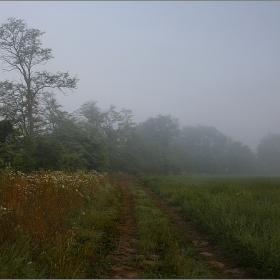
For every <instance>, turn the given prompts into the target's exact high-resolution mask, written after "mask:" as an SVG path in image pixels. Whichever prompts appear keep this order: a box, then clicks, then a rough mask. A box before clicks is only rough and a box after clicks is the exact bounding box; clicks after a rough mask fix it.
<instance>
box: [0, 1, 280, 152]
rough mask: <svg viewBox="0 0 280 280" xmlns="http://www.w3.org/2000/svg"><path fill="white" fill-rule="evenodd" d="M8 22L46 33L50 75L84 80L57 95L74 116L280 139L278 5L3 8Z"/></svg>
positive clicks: (33, 4) (253, 142) (21, 4)
mask: <svg viewBox="0 0 280 280" xmlns="http://www.w3.org/2000/svg"><path fill="white" fill-rule="evenodd" d="M9 17H14V18H16V19H23V20H25V22H26V23H27V25H28V27H30V28H36V29H39V30H41V31H44V32H46V33H45V34H44V35H43V36H42V43H43V47H44V48H47V47H49V48H51V49H52V51H53V56H54V59H52V60H50V61H49V62H48V63H47V65H45V69H46V70H48V71H52V72H56V71H62V72H64V71H69V73H70V75H72V76H74V75H77V76H78V78H79V79H80V81H79V82H78V84H77V89H76V90H75V91H74V92H73V93H71V92H69V95H68V96H63V95H61V94H59V93H58V95H57V99H58V101H59V102H60V103H61V105H63V107H64V110H66V111H68V112H69V113H71V112H73V111H75V110H77V109H79V108H80V106H81V105H82V104H83V103H85V102H86V101H89V100H96V101H97V102H98V103H97V105H98V106H99V107H100V108H102V109H107V108H109V106H110V104H113V105H115V106H116V107H117V110H121V109H122V108H125V109H130V110H132V112H133V115H134V121H135V122H142V121H145V120H146V119H147V118H149V117H156V116H157V115H158V114H162V115H169V114H170V115H171V116H173V117H175V118H178V119H179V121H180V124H181V125H182V126H184V125H198V124H201V125H207V126H214V127H215V128H217V129H218V130H219V131H220V132H222V133H224V134H226V135H227V136H230V137H231V138H233V139H234V140H236V141H241V142H243V143H244V144H246V145H249V146H250V147H251V148H252V149H255V148H256V146H257V145H258V143H259V141H260V139H261V138H262V137H264V136H266V135H267V133H269V132H271V133H280V122H279V119H280V2H278V1H273V2H269V1H262V2H258V1H256V2H253V1H248V2H242V1H241V2H240V1H236V2H232V1H229V2H226V1H225V2H222V1H217V2H210V1H209V2H208V1H206V2H200V1H197V2H189V1H186V2H184V1H178V2H177V1H170V2H168V1H162V2H161V1H155V2H148V1H142V2H141V1H140V2H134V1H132V2H129V1H128V2H126V1H125V2H123V1H121V2H117V1H110V2H105V1H100V2H95V1H85V2H83V1H76V2H75V1H69V2H68V1H46V2H41V1H18V2H15V1H1V2H0V24H2V23H6V22H7V19H8V18H9ZM9 75H10V74H9ZM6 78H7V74H5V75H4V74H3V73H2V72H0V80H5V79H6Z"/></svg>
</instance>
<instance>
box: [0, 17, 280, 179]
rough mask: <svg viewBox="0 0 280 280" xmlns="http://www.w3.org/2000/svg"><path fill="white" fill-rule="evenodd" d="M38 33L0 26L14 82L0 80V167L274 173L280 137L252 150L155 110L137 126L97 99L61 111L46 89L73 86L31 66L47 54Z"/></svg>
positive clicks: (62, 76)
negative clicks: (154, 113) (183, 125)
mask: <svg viewBox="0 0 280 280" xmlns="http://www.w3.org/2000/svg"><path fill="white" fill-rule="evenodd" d="M42 35H43V32H41V31H39V30H37V29H29V28H27V25H26V23H25V22H24V21H23V20H16V19H14V18H9V19H8V23H5V24H2V25H1V27H0V60H1V61H2V70H4V71H14V72H16V73H17V74H18V75H19V76H20V79H19V80H18V81H9V80H6V81H3V82H0V118H1V120H0V168H1V169H4V168H6V167H7V166H9V168H12V169H14V170H21V171H25V172H29V171H34V170H42V169H43V170H63V171H75V170H77V169H80V170H96V171H101V172H118V171H121V172H125V173H130V174H137V173H139V172H148V173H173V174H181V173H183V172H186V173H207V174H254V173H260V172H261V173H270V174H271V173H279V171H280V135H273V134H269V135H267V136H266V137H264V138H263V139H262V140H261V141H260V144H259V146H258V149H257V153H256V154H255V153H253V152H252V151H251V150H250V148H249V147H248V146H246V145H243V144H242V143H241V142H237V141H233V140H232V139H230V138H229V137H227V136H226V135H224V134H222V133H221V132H219V131H217V129H215V128H214V127H207V126H195V127H194V126H186V127H183V128H180V125H179V121H178V120H177V119H175V118H173V117H172V116H170V115H168V116H163V115H158V116H157V117H150V118H148V119H147V120H146V121H144V122H142V123H139V124H136V123H134V122H133V121H132V117H133V116H132V112H131V111H130V110H126V109H122V110H121V111H117V110H116V107H115V106H113V105H111V106H110V108H109V109H107V110H102V109H100V108H99V107H98V106H97V102H96V101H88V102H86V103H84V104H83V105H82V106H81V107H80V108H79V109H78V110H77V111H75V112H74V113H73V114H69V113H67V112H66V111H63V110H62V106H61V105H60V104H58V102H57V100H56V98H55V94H54V92H53V90H55V89H57V90H60V91H62V92H63V93H65V92H66V90H69V89H70V90H72V89H75V88H76V83H77V82H78V79H77V77H74V78H71V77H70V76H69V74H68V72H65V73H64V72H57V73H55V74H53V73H50V72H47V71H35V70H34V67H36V66H38V65H42V64H43V65H44V64H45V63H46V62H47V61H48V60H49V59H51V58H52V54H51V49H49V48H47V49H44V48H42V44H41V40H40V37H41V36H42Z"/></svg>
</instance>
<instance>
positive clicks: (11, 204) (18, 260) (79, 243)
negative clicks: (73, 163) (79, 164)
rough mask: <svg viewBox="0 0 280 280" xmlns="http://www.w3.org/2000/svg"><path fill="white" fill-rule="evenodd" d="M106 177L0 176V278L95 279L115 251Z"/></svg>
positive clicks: (114, 209) (113, 196) (111, 194)
mask: <svg viewBox="0 0 280 280" xmlns="http://www.w3.org/2000/svg"><path fill="white" fill-rule="evenodd" d="M118 196H119V194H118V191H117V189H116V188H115V187H114V186H113V185H112V184H110V182H109V179H108V176H107V174H99V173H96V172H90V173H85V172H77V173H73V174H65V173H62V172H37V173H32V174H23V173H20V172H19V173H12V172H10V171H9V170H6V171H4V172H2V173H1V174H0V278H89V277H97V278H98V277H100V275H101V270H102V267H104V265H106V254H107V253H108V252H109V251H110V250H112V248H113V247H114V234H115V221H116V219H118V201H119V198H118Z"/></svg>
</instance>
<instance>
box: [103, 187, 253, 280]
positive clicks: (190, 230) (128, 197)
mask: <svg viewBox="0 0 280 280" xmlns="http://www.w3.org/2000/svg"><path fill="white" fill-rule="evenodd" d="M119 188H120V190H121V193H122V204H121V217H122V218H121V223H120V224H119V225H118V232H119V236H118V244H117V248H116V250H115V251H114V252H113V253H112V255H110V256H108V258H109V259H110V261H111V263H112V264H113V265H112V266H111V267H110V268H109V269H108V270H107V271H106V272H105V273H104V276H103V277H102V278H105V279H140V278H143V277H142V275H143V274H142V272H141V266H142V265H143V264H144V265H151V266H152V265H153V264H154V263H155V262H156V261H157V259H158V258H160V256H150V258H149V259H148V260H147V258H146V259H145V257H144V256H143V255H141V254H139V252H137V242H138V237H137V228H136V220H135V215H134V210H133V201H134V197H133V195H132V194H131V192H130V191H129V189H128V188H127V186H126V182H123V183H121V184H120V186H119ZM142 189H143V190H144V191H145V192H146V193H147V194H148V195H149V196H150V197H151V198H152V199H153V201H154V202H155V203H156V205H157V206H158V207H159V208H160V209H161V210H162V211H163V212H164V213H165V214H166V215H167V216H168V217H169V219H170V222H171V223H172V224H173V225H174V227H176V228H177V229H178V230H179V232H180V233H181V235H182V236H183V242H184V245H185V246H186V247H190V246H191V247H192V248H194V249H195V250H196V251H197V252H198V254H200V255H201V256H202V257H203V259H204V260H205V262H207V263H208V265H209V266H210V267H211V268H213V269H214V270H215V271H216V272H217V273H218V275H219V276H220V277H219V278H222V279H246V278H247V279H248V278H252V277H250V276H249V275H248V273H247V272H246V271H245V270H244V269H243V268H242V267H240V266H238V265H237V264H236V263H235V262H234V261H233V260H232V259H230V258H229V257H228V256H226V255H225V254H223V253H222V252H220V251H218V250H217V248H216V246H215V244H214V243H213V242H211V240H210V239H209V237H208V236H207V235H204V234H202V233H201V232H198V231H197V230H196V229H195V227H194V226H193V224H192V223H190V222H188V221H186V220H184V219H183V218H182V215H181V213H180V212H179V210H178V209H177V208H176V207H171V206H169V205H167V203H165V202H164V201H163V200H161V199H160V198H159V196H157V195H156V194H155V193H153V192H152V191H151V190H150V189H148V188H145V187H142Z"/></svg>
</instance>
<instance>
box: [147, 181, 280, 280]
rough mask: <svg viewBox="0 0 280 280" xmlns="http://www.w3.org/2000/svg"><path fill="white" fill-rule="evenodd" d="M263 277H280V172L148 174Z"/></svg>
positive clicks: (155, 186)
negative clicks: (278, 174) (257, 174)
mask: <svg viewBox="0 0 280 280" xmlns="http://www.w3.org/2000/svg"><path fill="white" fill-rule="evenodd" d="M142 183H143V184H145V185H146V186H147V187H149V188H150V189H152V190H153V191H155V192H156V193H158V194H160V196H161V197H162V198H163V199H164V200H166V201H168V203H170V204H172V205H175V206H178V207H179V208H180V209H181V210H182V213H183V215H184V217H185V218H186V219H188V220H191V221H193V222H194V223H195V224H196V226H197V227H199V228H200V229H201V230H202V231H204V232H206V233H208V234H209V235H210V236H211V237H212V238H213V239H214V240H215V241H216V242H217V243H218V244H219V246H222V247H223V249H224V250H227V252H228V253H229V254H230V255H232V256H234V257H235V258H236V259H237V260H238V261H239V263H240V264H241V265H245V266H247V267H249V270H250V271H251V272H252V273H253V274H255V275H256V276H258V277H259V278H279V277H280V262H279V254H280V253H279V252H280V178H279V177H273V178H271V177H222V176H220V177H209V176H208V177H207V176H200V177H196V176H189V177H186V176H182V177H175V176H158V177H153V176H150V177H143V178H142Z"/></svg>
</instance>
